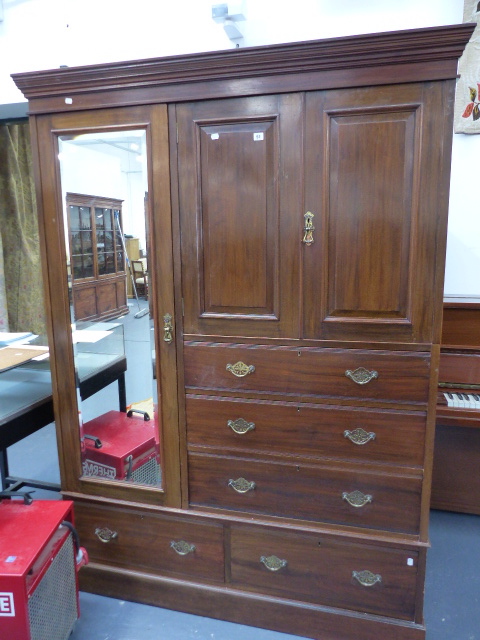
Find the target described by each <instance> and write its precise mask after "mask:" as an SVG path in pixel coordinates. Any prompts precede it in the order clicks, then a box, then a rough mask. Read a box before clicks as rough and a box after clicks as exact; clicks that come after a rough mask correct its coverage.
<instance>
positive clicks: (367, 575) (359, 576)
mask: <svg viewBox="0 0 480 640" xmlns="http://www.w3.org/2000/svg"><path fill="white" fill-rule="evenodd" d="M352 578H355V580H358V582H359V583H360V584H361V585H362V587H373V585H375V584H377V582H381V581H382V576H381V575H380V574H379V573H372V572H371V571H368V570H366V569H365V570H364V571H352Z"/></svg>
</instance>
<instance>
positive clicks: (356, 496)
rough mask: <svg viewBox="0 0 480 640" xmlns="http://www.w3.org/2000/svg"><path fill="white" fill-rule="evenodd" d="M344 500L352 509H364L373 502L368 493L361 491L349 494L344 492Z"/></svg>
mask: <svg viewBox="0 0 480 640" xmlns="http://www.w3.org/2000/svg"><path fill="white" fill-rule="evenodd" d="M342 498H343V500H346V501H347V502H348V504H350V505H351V506H352V507H357V508H360V507H364V506H365V505H366V504H368V503H369V502H372V500H373V498H372V496H371V495H369V494H368V493H367V494H365V493H362V492H361V491H352V492H351V493H347V492H346V491H344V492H343V493H342Z"/></svg>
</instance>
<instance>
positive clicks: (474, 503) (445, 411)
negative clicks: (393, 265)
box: [431, 296, 480, 515]
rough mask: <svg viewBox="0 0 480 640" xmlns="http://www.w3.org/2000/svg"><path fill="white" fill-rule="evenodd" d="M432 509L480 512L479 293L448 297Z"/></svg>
mask: <svg viewBox="0 0 480 640" xmlns="http://www.w3.org/2000/svg"><path fill="white" fill-rule="evenodd" d="M431 508H432V509H442V510H445V511H458V512H462V513H472V514H477V515H480V297H453V296H452V297H450V296H448V297H445V300H444V306H443V331H442V347H441V352H440V370H439V387H438V400H437V422H436V434H435V452H434V459H433V477H432V499H431Z"/></svg>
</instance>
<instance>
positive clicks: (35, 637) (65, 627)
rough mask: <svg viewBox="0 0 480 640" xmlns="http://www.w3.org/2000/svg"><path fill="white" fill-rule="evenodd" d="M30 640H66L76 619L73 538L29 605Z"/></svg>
mask: <svg viewBox="0 0 480 640" xmlns="http://www.w3.org/2000/svg"><path fill="white" fill-rule="evenodd" d="M28 615H29V618H30V633H31V640H67V638H68V637H69V635H70V633H71V632H72V629H73V625H74V624H75V621H76V619H77V617H78V611H77V585H76V577H75V561H74V551H73V541H72V536H71V535H69V536H68V538H66V540H65V542H64V543H63V545H62V547H61V549H60V550H59V552H58V553H57V555H56V556H55V558H54V559H53V561H52V563H51V564H50V567H49V568H48V570H47V572H46V573H45V575H44V576H43V578H42V580H41V581H40V584H39V585H38V587H37V589H36V590H35V593H34V594H33V595H32V597H31V598H30V600H29V601H28Z"/></svg>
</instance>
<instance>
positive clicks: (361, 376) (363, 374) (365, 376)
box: [345, 367, 378, 384]
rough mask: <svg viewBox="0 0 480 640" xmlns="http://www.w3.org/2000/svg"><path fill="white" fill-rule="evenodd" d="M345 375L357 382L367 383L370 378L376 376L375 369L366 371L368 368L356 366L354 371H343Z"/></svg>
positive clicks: (372, 378)
mask: <svg viewBox="0 0 480 640" xmlns="http://www.w3.org/2000/svg"><path fill="white" fill-rule="evenodd" d="M345 375H346V376H347V378H350V380H353V381H354V382H356V383H357V384H367V383H368V382H370V381H371V380H374V379H375V378H378V372H377V371H368V369H365V368H364V367H358V369H355V371H352V370H351V369H347V371H345Z"/></svg>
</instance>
